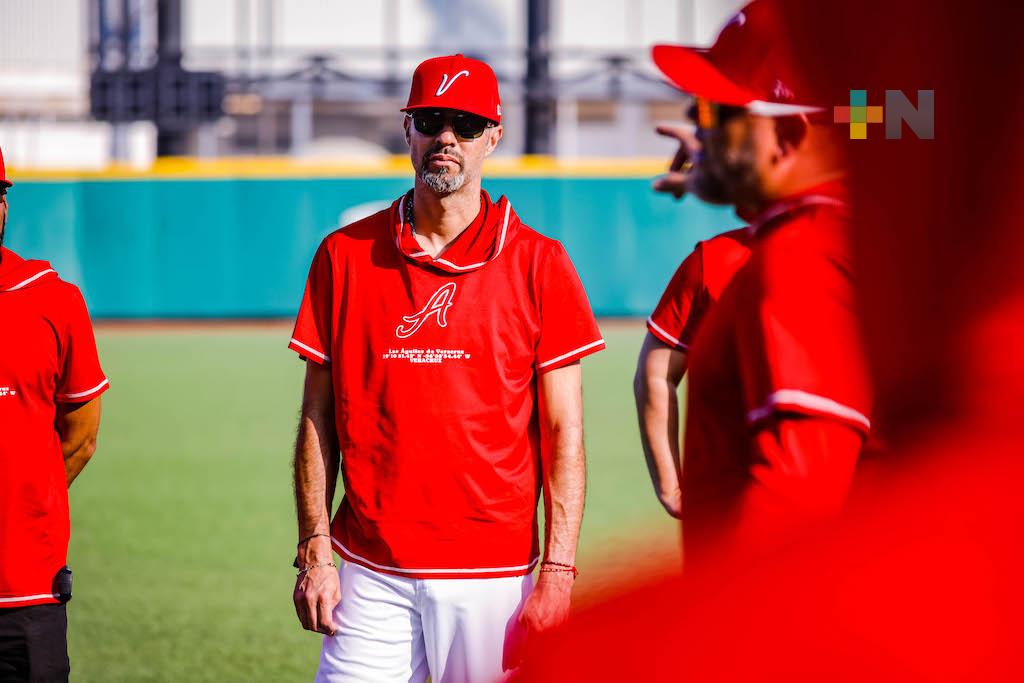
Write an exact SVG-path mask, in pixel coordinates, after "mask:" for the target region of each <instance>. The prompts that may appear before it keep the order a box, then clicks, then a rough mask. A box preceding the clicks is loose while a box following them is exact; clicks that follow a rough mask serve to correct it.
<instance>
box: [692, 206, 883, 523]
mask: <svg viewBox="0 0 1024 683" xmlns="http://www.w3.org/2000/svg"><path fill="white" fill-rule="evenodd" d="M841 197H842V188H839V187H830V186H823V187H821V188H817V190H816V191H815V192H812V193H808V194H805V195H803V196H799V197H794V198H792V199H790V200H787V201H784V202H781V203H779V204H777V205H776V206H774V207H772V208H770V209H769V210H767V211H766V212H764V213H763V214H762V215H761V217H759V218H758V219H757V220H756V221H754V223H753V224H752V225H751V227H750V230H751V233H752V235H753V240H752V243H751V250H752V251H751V255H750V259H749V260H748V262H747V264H746V265H745V266H744V267H743V268H742V269H740V271H739V272H738V273H737V274H736V275H735V276H734V277H733V280H732V282H731V283H730V284H729V285H728V286H727V287H726V290H725V292H724V293H723V294H722V298H721V300H720V301H719V302H718V305H717V306H715V307H714V308H713V309H712V310H711V312H710V314H709V315H708V317H707V319H706V320H705V321H704V326H703V327H702V330H701V334H700V335H698V337H697V339H696V342H695V343H694V346H693V348H692V349H691V351H690V357H691V361H692V362H691V371H690V373H691V374H690V381H689V395H688V401H687V406H688V409H687V421H686V440H685V447H684V458H683V492H684V496H683V504H684V518H683V520H684V526H685V527H686V532H687V537H688V538H690V539H691V541H692V540H693V539H699V538H700V537H701V536H702V534H704V533H705V532H706V531H707V530H708V529H709V528H712V527H713V528H714V529H717V530H719V531H722V530H723V529H725V528H728V527H729V526H730V522H731V521H738V520H737V518H736V515H738V514H739V513H740V506H741V503H742V498H743V495H744V493H745V492H746V490H747V488H748V487H751V486H768V485H769V484H767V483H766V482H767V481H769V480H771V478H768V477H759V476H757V471H756V470H757V468H758V467H774V466H781V465H780V464H779V463H764V462H760V458H759V457H758V455H757V451H756V449H755V447H754V440H753V438H752V437H753V432H754V428H755V427H756V426H757V425H758V424H759V423H761V422H762V421H763V420H767V419H771V418H773V417H776V416H787V415H789V416H800V415H804V416H815V417H824V418H827V419H830V420H837V421H840V422H842V423H844V424H847V425H849V426H850V427H851V428H853V429H856V430H858V431H860V432H862V433H863V434H864V435H865V436H866V435H867V433H868V431H869V428H870V421H869V418H868V415H869V414H870V410H871V389H870V382H869V379H868V372H867V369H866V362H865V360H864V357H863V349H862V341H861V334H860V328H859V323H858V318H857V316H856V314H855V303H854V289H853V283H852V279H851V268H850V261H851V257H850V253H849V252H850V250H849V246H848V243H847V241H848V238H849V224H848V221H847V216H846V208H845V204H844V203H843V201H842V199H841ZM825 447H827V444H826V446H825ZM792 474H793V476H799V472H794V473H792ZM782 480H784V478H783V479H782ZM780 481H781V480H780ZM792 502H793V503H794V504H798V501H792ZM698 542H699V540H698Z"/></svg>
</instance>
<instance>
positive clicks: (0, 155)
mask: <svg viewBox="0 0 1024 683" xmlns="http://www.w3.org/2000/svg"><path fill="white" fill-rule="evenodd" d="M13 184H14V183H12V182H11V181H10V180H8V179H7V168H6V167H5V166H4V151H3V150H2V149H0V185H2V186H4V187H10V186H11V185H13Z"/></svg>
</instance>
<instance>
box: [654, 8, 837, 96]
mask: <svg viewBox="0 0 1024 683" xmlns="http://www.w3.org/2000/svg"><path fill="white" fill-rule="evenodd" d="M785 35H786V32H785V31H784V30H783V27H782V22H781V12H780V11H779V6H778V5H777V3H775V2H773V1H772V0H754V2H751V3H750V4H748V5H747V6H745V7H744V8H743V9H741V10H740V11H739V12H738V13H736V14H735V15H734V16H733V17H732V18H731V19H730V20H729V22H728V23H727V24H726V25H725V27H724V28H723V29H722V31H721V33H719V34H718V38H717V39H716V40H715V44H714V45H712V46H711V47H710V48H708V49H702V48H696V47H686V46H683V45H655V46H654V48H653V49H652V50H651V57H652V59H653V60H654V63H655V64H656V65H657V67H658V68H659V69H660V70H661V73H662V74H664V75H665V77H666V78H667V79H668V80H669V81H671V82H672V84H673V85H675V86H676V87H677V88H679V89H680V90H684V91H686V92H688V93H691V94H693V95H695V96H696V97H702V98H704V99H707V100H711V101H712V102H717V103H719V104H728V105H733V106H741V107H746V108H747V109H748V110H750V111H751V113H754V114H760V115H762V116H789V115H793V114H804V113H810V112H814V111H820V110H822V109H823V108H824V106H823V102H821V101H819V100H820V99H821V98H820V97H816V96H815V95H814V94H812V93H811V91H810V88H809V87H807V85H806V84H805V83H804V79H803V78H802V76H801V70H800V69H798V68H795V60H793V59H792V58H791V56H790V55H789V53H788V50H787V46H786V45H785V44H784V41H783V38H782V36H785Z"/></svg>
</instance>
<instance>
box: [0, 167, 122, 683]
mask: <svg viewBox="0 0 1024 683" xmlns="http://www.w3.org/2000/svg"><path fill="white" fill-rule="evenodd" d="M11 185H12V183H11V182H10V181H9V180H8V179H7V176H6V171H5V168H4V163H3V156H2V153H0V329H3V331H4V334H0V425H2V429H0V431H2V438H0V680H2V681H28V680H31V681H66V680H67V679H68V673H69V670H70V666H69V662H68V649H67V612H66V611H65V603H67V601H68V600H70V599H71V572H70V571H69V570H68V568H67V553H68V538H69V535H70V521H69V517H68V487H69V486H71V482H72V481H74V479H75V477H77V476H78V474H79V473H80V472H81V471H82V468H84V467H85V465H86V463H87V462H88V461H89V458H90V457H92V454H93V452H94V451H95V449H96V434H97V431H98V430H99V422H100V399H99V396H100V394H102V393H103V392H104V391H106V390H107V387H108V382H107V378H106V377H104V375H103V371H102V370H101V369H100V365H99V359H98V358H97V354H96V342H95V339H94V338H93V332H92V325H91V324H90V322H89V314H88V312H87V311H86V308H85V302H84V301H83V300H82V295H81V293H80V292H79V291H78V288H77V287H75V286H74V285H71V284H69V283H67V282H64V281H63V280H61V279H60V278H58V277H57V273H56V272H55V271H54V270H53V268H51V267H50V264H49V263H46V262H45V261H26V260H25V259H22V258H21V257H19V256H18V255H17V254H15V253H14V252H13V251H11V250H9V249H7V248H5V247H3V238H4V236H5V231H6V225H7V212H8V205H7V190H8V188H10V187H11Z"/></svg>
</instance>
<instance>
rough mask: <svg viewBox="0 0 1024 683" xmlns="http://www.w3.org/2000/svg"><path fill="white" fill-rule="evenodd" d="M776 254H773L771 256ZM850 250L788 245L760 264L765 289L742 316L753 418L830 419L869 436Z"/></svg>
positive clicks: (740, 341) (741, 345)
mask: <svg viewBox="0 0 1024 683" xmlns="http://www.w3.org/2000/svg"><path fill="white" fill-rule="evenodd" d="M769 256H770V255H769ZM848 266H849V263H848V259H847V258H846V257H845V254H843V253H841V252H840V253H838V254H837V253H836V252H833V253H821V252H817V253H815V252H814V251H813V250H800V251H798V250H793V249H790V250H788V255H787V256H786V257H785V258H775V259H774V260H772V259H771V258H768V259H767V261H766V262H761V263H757V264H756V265H755V268H756V270H755V271H754V272H755V275H756V277H757V278H758V284H759V291H760V292H761V294H760V295H752V296H749V297H747V298H746V301H747V302H749V303H748V304H747V305H750V306H751V307H752V310H749V311H748V312H747V313H746V314H744V315H740V316H738V319H737V342H736V343H737V347H738V351H739V356H740V368H741V372H742V374H743V386H744V393H745V396H744V400H745V403H746V410H747V421H748V422H749V423H750V424H756V423H758V422H760V421H762V420H766V419H769V418H771V417H772V416H777V415H780V414H794V415H805V416H816V417H826V418H830V419H835V420H838V421H841V422H843V423H845V424H847V425H849V426H850V427H853V428H854V429H856V430H858V431H860V432H861V433H862V434H864V435H867V434H868V433H869V431H870V428H871V422H870V414H871V407H872V390H871V386H870V380H869V373H868V369H867V362H866V360H865V354H864V349H863V342H862V337H861V330H860V326H859V322H858V316H857V315H856V311H855V297H854V288H853V284H852V281H851V275H850V270H849V268H848Z"/></svg>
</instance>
